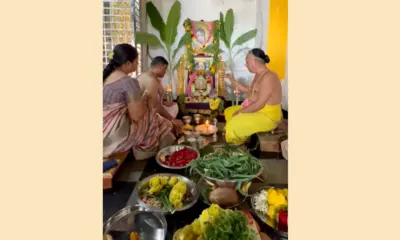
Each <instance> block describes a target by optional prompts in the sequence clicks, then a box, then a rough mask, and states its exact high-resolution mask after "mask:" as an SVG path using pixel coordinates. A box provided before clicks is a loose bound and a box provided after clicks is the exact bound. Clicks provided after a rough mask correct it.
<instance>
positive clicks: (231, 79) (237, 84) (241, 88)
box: [225, 74, 250, 93]
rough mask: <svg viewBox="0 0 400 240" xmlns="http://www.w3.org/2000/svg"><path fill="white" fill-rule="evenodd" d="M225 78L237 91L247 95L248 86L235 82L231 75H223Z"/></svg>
mask: <svg viewBox="0 0 400 240" xmlns="http://www.w3.org/2000/svg"><path fill="white" fill-rule="evenodd" d="M225 77H226V78H228V79H229V80H230V81H231V83H233V84H234V85H235V86H236V87H237V88H238V89H239V91H241V92H243V93H248V92H249V91H250V88H249V87H248V86H246V85H244V84H242V83H240V82H239V81H237V80H235V79H234V78H233V76H232V75H231V74H225Z"/></svg>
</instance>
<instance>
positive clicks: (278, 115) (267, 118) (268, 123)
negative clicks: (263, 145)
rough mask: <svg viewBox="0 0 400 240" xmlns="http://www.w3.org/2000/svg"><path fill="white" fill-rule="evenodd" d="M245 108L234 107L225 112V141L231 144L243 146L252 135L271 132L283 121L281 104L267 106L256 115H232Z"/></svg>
mask: <svg viewBox="0 0 400 240" xmlns="http://www.w3.org/2000/svg"><path fill="white" fill-rule="evenodd" d="M242 108H243V107H242V106H240V105H238V106H232V107H229V108H227V109H225V111H224V115H225V120H226V126H225V131H226V133H225V140H226V142H227V143H230V144H243V143H244V142H245V141H246V140H247V139H248V138H249V137H250V136H251V135H253V134H255V133H258V132H269V131H272V130H274V129H275V128H277V127H278V124H279V122H280V121H281V120H282V118H283V116H282V108H281V105H280V104H277V105H265V107H264V108H262V109H261V110H259V111H258V112H255V113H239V114H238V115H236V116H234V117H232V115H233V114H234V113H235V112H236V111H238V110H240V109H242Z"/></svg>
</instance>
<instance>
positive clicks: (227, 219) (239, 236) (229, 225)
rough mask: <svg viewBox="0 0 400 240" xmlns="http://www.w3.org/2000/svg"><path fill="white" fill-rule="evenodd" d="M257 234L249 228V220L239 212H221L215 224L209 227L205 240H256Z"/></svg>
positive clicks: (204, 235)
mask: <svg viewBox="0 0 400 240" xmlns="http://www.w3.org/2000/svg"><path fill="white" fill-rule="evenodd" d="M256 236H257V235H256V232H255V231H254V230H253V229H251V228H249V225H248V223H247V218H246V216H245V215H243V214H242V213H241V212H239V211H231V210H226V211H221V212H220V215H219V217H218V218H216V220H215V222H214V224H212V225H208V226H207V227H206V229H205V231H204V234H203V239H207V240H232V239H235V240H254V239H256Z"/></svg>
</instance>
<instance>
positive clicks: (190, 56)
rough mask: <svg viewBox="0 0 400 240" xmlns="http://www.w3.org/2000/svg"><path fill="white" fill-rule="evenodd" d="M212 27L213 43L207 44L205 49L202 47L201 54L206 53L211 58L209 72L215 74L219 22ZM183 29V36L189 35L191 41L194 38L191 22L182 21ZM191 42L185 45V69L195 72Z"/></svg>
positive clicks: (215, 22) (187, 20)
mask: <svg viewBox="0 0 400 240" xmlns="http://www.w3.org/2000/svg"><path fill="white" fill-rule="evenodd" d="M213 23H214V27H213V42H212V43H211V44H209V45H208V46H207V47H203V49H202V50H203V52H205V53H208V54H210V55H212V56H213V61H212V63H211V66H210V72H211V73H212V74H214V73H215V71H216V70H217V64H218V61H219V59H218V57H219V28H220V23H219V21H214V22H213ZM183 25H184V27H185V34H190V39H193V38H194V37H195V35H194V33H193V32H192V20H190V19H189V18H188V19H186V20H185V21H184V24H183ZM192 42H193V40H191V42H190V43H188V44H187V45H186V48H187V49H186V57H187V64H188V65H187V68H188V70H189V71H190V72H193V71H195V70H196V69H195V63H194V51H193V47H192Z"/></svg>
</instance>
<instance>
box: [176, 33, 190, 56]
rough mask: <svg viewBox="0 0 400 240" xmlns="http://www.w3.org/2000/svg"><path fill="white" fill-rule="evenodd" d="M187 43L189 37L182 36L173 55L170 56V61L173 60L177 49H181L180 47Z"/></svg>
mask: <svg viewBox="0 0 400 240" xmlns="http://www.w3.org/2000/svg"><path fill="white" fill-rule="evenodd" d="M189 42H190V35H189V34H186V33H185V34H183V36H182V37H181V40H179V43H178V46H177V47H176V48H175V50H174V53H173V54H172V59H175V56H176V54H177V53H178V52H179V49H181V47H183V46H185V45H186V44H188V43H189Z"/></svg>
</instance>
